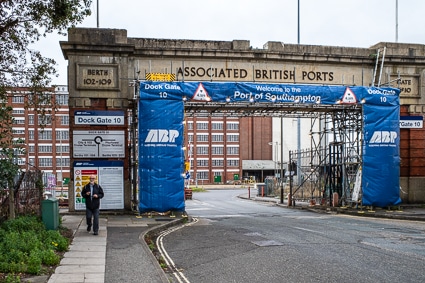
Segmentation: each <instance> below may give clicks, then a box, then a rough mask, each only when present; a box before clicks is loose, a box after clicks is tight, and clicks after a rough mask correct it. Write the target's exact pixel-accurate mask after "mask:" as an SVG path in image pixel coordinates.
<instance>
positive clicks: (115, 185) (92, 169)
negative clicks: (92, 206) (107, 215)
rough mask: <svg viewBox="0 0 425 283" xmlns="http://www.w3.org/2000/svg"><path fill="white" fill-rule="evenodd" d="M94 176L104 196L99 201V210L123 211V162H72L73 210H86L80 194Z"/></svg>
mask: <svg viewBox="0 0 425 283" xmlns="http://www.w3.org/2000/svg"><path fill="white" fill-rule="evenodd" d="M91 175H94V176H96V183H98V184H99V185H100V186H101V187H102V189H103V192H104V194H105V196H104V197H103V199H101V201H100V209H124V181H123V180H124V163H123V161H84V162H81V161H75V162H74V196H75V197H74V199H75V209H76V210H82V209H86V204H85V199H84V198H83V197H82V195H81V192H82V190H83V188H84V186H85V185H86V184H88V183H89V181H90V176H91Z"/></svg>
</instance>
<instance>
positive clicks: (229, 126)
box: [226, 122, 239, 130]
mask: <svg viewBox="0 0 425 283" xmlns="http://www.w3.org/2000/svg"><path fill="white" fill-rule="evenodd" d="M226 126H227V130H239V123H238V122H230V123H227V125H226Z"/></svg>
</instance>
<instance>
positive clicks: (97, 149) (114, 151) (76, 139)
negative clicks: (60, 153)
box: [72, 131, 125, 158]
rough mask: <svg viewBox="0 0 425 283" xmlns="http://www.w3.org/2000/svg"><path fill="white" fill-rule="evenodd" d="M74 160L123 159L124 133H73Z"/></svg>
mask: <svg viewBox="0 0 425 283" xmlns="http://www.w3.org/2000/svg"><path fill="white" fill-rule="evenodd" d="M72 142H73V157H74V158H123V157H125V146H124V145H125V132H124V131H73V138H72Z"/></svg>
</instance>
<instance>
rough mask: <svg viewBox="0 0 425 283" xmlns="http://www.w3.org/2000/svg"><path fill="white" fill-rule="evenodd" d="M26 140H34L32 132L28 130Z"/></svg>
mask: <svg viewBox="0 0 425 283" xmlns="http://www.w3.org/2000/svg"><path fill="white" fill-rule="evenodd" d="M28 139H29V140H34V130H29V131H28Z"/></svg>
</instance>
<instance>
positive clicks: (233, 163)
mask: <svg viewBox="0 0 425 283" xmlns="http://www.w3.org/2000/svg"><path fill="white" fill-rule="evenodd" d="M227 166H229V167H239V159H227Z"/></svg>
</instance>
